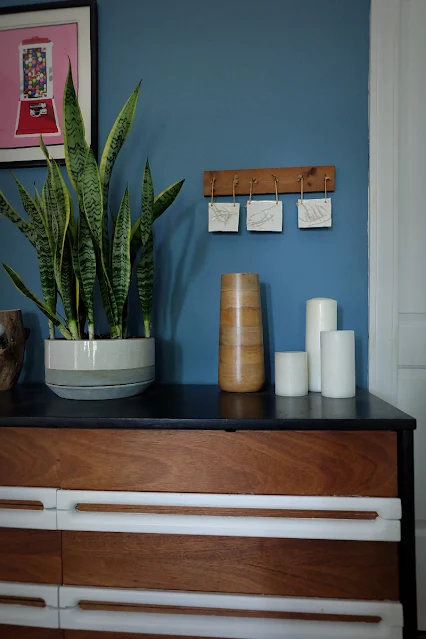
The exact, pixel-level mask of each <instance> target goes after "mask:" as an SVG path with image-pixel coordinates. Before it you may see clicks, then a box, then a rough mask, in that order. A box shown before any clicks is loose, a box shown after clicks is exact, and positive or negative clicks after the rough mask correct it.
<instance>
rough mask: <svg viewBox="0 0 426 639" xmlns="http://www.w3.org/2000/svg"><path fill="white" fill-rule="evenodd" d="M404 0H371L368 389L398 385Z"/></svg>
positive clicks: (391, 395) (389, 391) (386, 392)
mask: <svg viewBox="0 0 426 639" xmlns="http://www.w3.org/2000/svg"><path fill="white" fill-rule="evenodd" d="M403 4H404V0H371V22H370V24H371V27H370V32H371V41H370V105H369V113H370V118H369V120H370V180H369V182H370V187H369V188H370V194H369V357H368V361H369V389H370V391H371V392H372V393H374V394H375V395H378V396H379V397H382V398H383V399H385V400H387V401H389V402H392V403H394V404H395V403H396V401H397V390H398V209H399V201H398V138H399V83H400V63H399V53H400V22H401V11H402V8H403Z"/></svg>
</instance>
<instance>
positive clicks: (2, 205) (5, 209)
mask: <svg viewBox="0 0 426 639" xmlns="http://www.w3.org/2000/svg"><path fill="white" fill-rule="evenodd" d="M0 215H2V216H3V217H5V218H6V219H7V220H9V221H10V222H12V223H13V224H14V225H15V226H16V228H17V229H19V230H20V231H21V233H23V234H24V235H25V237H26V238H27V239H28V240H29V241H30V242H31V244H32V245H33V246H35V235H34V229H33V228H32V226H31V223H30V222H28V221H27V220H24V218H23V217H21V216H20V215H19V214H18V213H17V212H16V211H15V209H14V208H13V207H12V206H11V205H10V204H9V202H8V201H7V200H6V198H5V197H4V195H3V193H2V191H0Z"/></svg>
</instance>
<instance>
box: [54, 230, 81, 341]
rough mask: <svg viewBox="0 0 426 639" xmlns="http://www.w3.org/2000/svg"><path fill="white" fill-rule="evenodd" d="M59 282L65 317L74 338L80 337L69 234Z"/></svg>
mask: <svg viewBox="0 0 426 639" xmlns="http://www.w3.org/2000/svg"><path fill="white" fill-rule="evenodd" d="M57 284H58V289H59V294H60V296H61V299H62V305H63V307H64V311H65V317H66V318H67V324H68V328H69V330H70V332H71V335H72V337H73V339H80V335H79V331H78V326H77V300H76V282H75V274H74V269H73V261H72V246H71V242H70V237H69V235H67V237H66V241H65V245H64V251H63V259H62V264H61V267H60V271H59V272H57Z"/></svg>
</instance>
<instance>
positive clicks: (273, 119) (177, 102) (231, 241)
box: [0, 0, 370, 386]
mask: <svg viewBox="0 0 426 639" xmlns="http://www.w3.org/2000/svg"><path fill="white" fill-rule="evenodd" d="M10 4H22V0H17V1H16V2H11V0H0V5H10ZM369 4H370V3H369V0H357V2H342V0H322V2H318V0H304V2H299V1H297V0H264V1H263V2H262V3H259V2H257V1H256V2H255V1H253V0H215V1H214V2H200V1H199V0H182V1H181V2H176V0H154V1H153V0H122V1H121V2H117V0H99V85H100V95H99V98H100V100H99V104H100V111H99V119H100V121H99V125H100V142H101V144H103V143H104V141H105V139H106V136H107V134H108V131H109V127H110V126H111V125H112V122H113V120H114V118H115V116H116V114H117V112H118V110H119V109H120V107H121V106H122V104H123V102H124V100H125V99H126V98H127V96H128V95H129V94H130V92H131V91H132V89H133V88H134V86H135V84H136V83H137V81H138V80H139V78H142V79H143V87H142V94H141V102H140V105H139V109H138V113H137V117H136V120H135V124H134V129H133V131H132V133H131V136H130V138H129V140H128V142H127V143H126V147H125V149H124V150H123V152H122V156H121V158H120V161H119V163H118V165H117V170H116V174H115V176H114V184H113V194H114V200H115V203H117V202H118V201H119V198H120V197H121V194H122V191H123V189H124V183H125V181H126V180H128V181H129V183H130V186H131V198H132V205H133V215H134V216H136V215H137V211H138V208H139V200H140V181H141V174H142V170H143V165H144V162H145V158H146V156H147V155H148V156H149V158H150V161H151V168H152V171H153V176H154V181H155V186H156V191H159V190H161V189H162V188H164V187H165V186H167V185H168V184H169V183H171V182H173V181H175V180H176V179H179V178H181V177H185V178H186V184H185V187H184V190H183V192H182V194H181V196H180V197H179V200H178V202H177V203H176V204H175V205H174V206H173V208H172V209H170V210H169V211H168V212H167V213H166V214H165V215H164V216H163V218H162V219H161V220H160V221H159V222H158V223H157V232H156V240H157V254H156V259H157V267H158V270H157V289H156V320H155V327H154V330H155V334H156V336H157V339H158V349H157V351H158V358H157V363H158V370H159V378H160V379H161V380H162V381H176V382H199V383H212V382H216V380H217V348H218V347H217V343H218V321H219V289H220V275H221V273H225V272H233V271H254V272H257V273H259V274H260V278H261V282H262V283H263V311H264V317H265V320H264V324H265V339H266V343H267V352H268V357H267V365H268V370H270V369H271V364H272V362H273V352H274V351H275V350H299V349H303V348H304V307H305V300H307V299H309V298H310V297H316V296H327V297H333V298H336V299H337V300H338V301H339V307H340V318H339V321H340V328H351V329H354V330H355V331H356V335H357V377H358V383H359V384H360V385H362V386H366V383H367V340H368V333H367V330H368V298H367V286H368V279H367V274H368V271H367V269H368V263H367V259H368V257H367V248H368V247H367V187H368V55H369ZM309 164H320V165H321V164H335V165H336V177H337V189H336V191H335V193H334V194H333V196H332V198H333V199H332V201H333V216H334V218H333V228H332V229H330V230H328V229H326V230H321V229H318V230H312V231H304V232H302V231H299V230H298V229H297V213H296V204H295V203H296V199H297V196H296V195H285V196H283V198H282V199H283V203H284V233H283V234H265V235H263V234H261V233H252V234H249V233H248V232H247V231H246V230H245V229H244V228H243V229H242V230H241V231H240V233H239V234H238V235H237V234H217V235H214V234H208V233H207V201H206V200H205V199H204V197H203V192H202V177H203V171H204V170H205V169H227V168H229V169H233V168H251V167H274V166H297V165H309ZM17 174H18V177H19V178H20V179H21V180H22V181H23V182H24V183H25V184H27V185H28V186H30V185H31V184H32V183H33V182H34V181H36V182H37V183H40V182H41V181H42V180H43V177H44V170H43V169H32V170H29V169H28V170H19V171H17ZM0 188H1V189H2V190H3V191H4V192H5V194H6V196H7V197H9V198H10V199H11V201H12V202H13V203H14V204H15V205H18V201H17V198H16V196H15V188H14V183H13V180H12V177H11V175H10V174H9V172H7V171H0ZM271 197H272V196H271ZM245 199H246V198H241V199H240V202H241V204H244V201H245ZM242 210H243V211H244V209H242ZM240 226H241V227H244V219H243V217H242V220H241V223H240ZM0 257H1V261H4V262H6V263H8V264H10V265H12V266H13V267H15V268H16V269H17V270H18V272H20V274H21V275H22V277H23V278H24V280H25V281H26V282H27V284H28V285H29V286H30V288H32V289H33V290H34V291H39V284H38V273H37V265H36V260H35V257H34V255H33V251H32V250H31V249H30V248H29V247H28V246H27V243H26V241H25V240H24V238H23V237H22V236H21V235H20V233H19V232H18V231H17V230H15V229H14V227H13V226H12V225H10V224H9V223H8V222H6V221H2V220H0ZM0 307H2V308H17V307H18V308H22V309H23V310H24V314H25V322H26V324H27V326H30V327H31V329H32V336H31V339H30V342H29V344H28V355H27V362H26V366H25V371H24V375H23V378H21V379H24V380H25V381H31V380H41V379H42V378H43V354H42V353H43V347H42V338H43V337H45V336H46V332H47V331H46V322H45V320H44V318H43V316H41V315H40V314H39V313H38V312H37V311H36V310H35V309H34V307H33V306H32V305H31V304H30V303H29V302H28V301H27V300H26V299H24V298H23V297H22V296H21V295H20V294H19V293H18V292H17V291H16V290H15V289H14V288H13V286H12V284H11V283H10V282H9V281H8V279H7V278H6V276H5V274H4V273H3V272H1V273H0ZM138 319H139V317H138V313H137V305H136V300H133V302H132V322H133V331H132V332H135V331H136V330H137V322H138Z"/></svg>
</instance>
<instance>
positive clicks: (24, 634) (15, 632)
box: [0, 625, 158, 639]
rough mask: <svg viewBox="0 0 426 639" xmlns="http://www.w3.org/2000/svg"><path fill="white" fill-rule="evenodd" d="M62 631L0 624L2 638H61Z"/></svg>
mask: <svg viewBox="0 0 426 639" xmlns="http://www.w3.org/2000/svg"><path fill="white" fill-rule="evenodd" d="M63 632H64V631H63V630H57V629H56V628H55V629H54V628H25V627H24V626H6V625H0V637H1V638H2V639H63ZM95 639H99V638H95ZM157 639H158V636H157Z"/></svg>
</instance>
